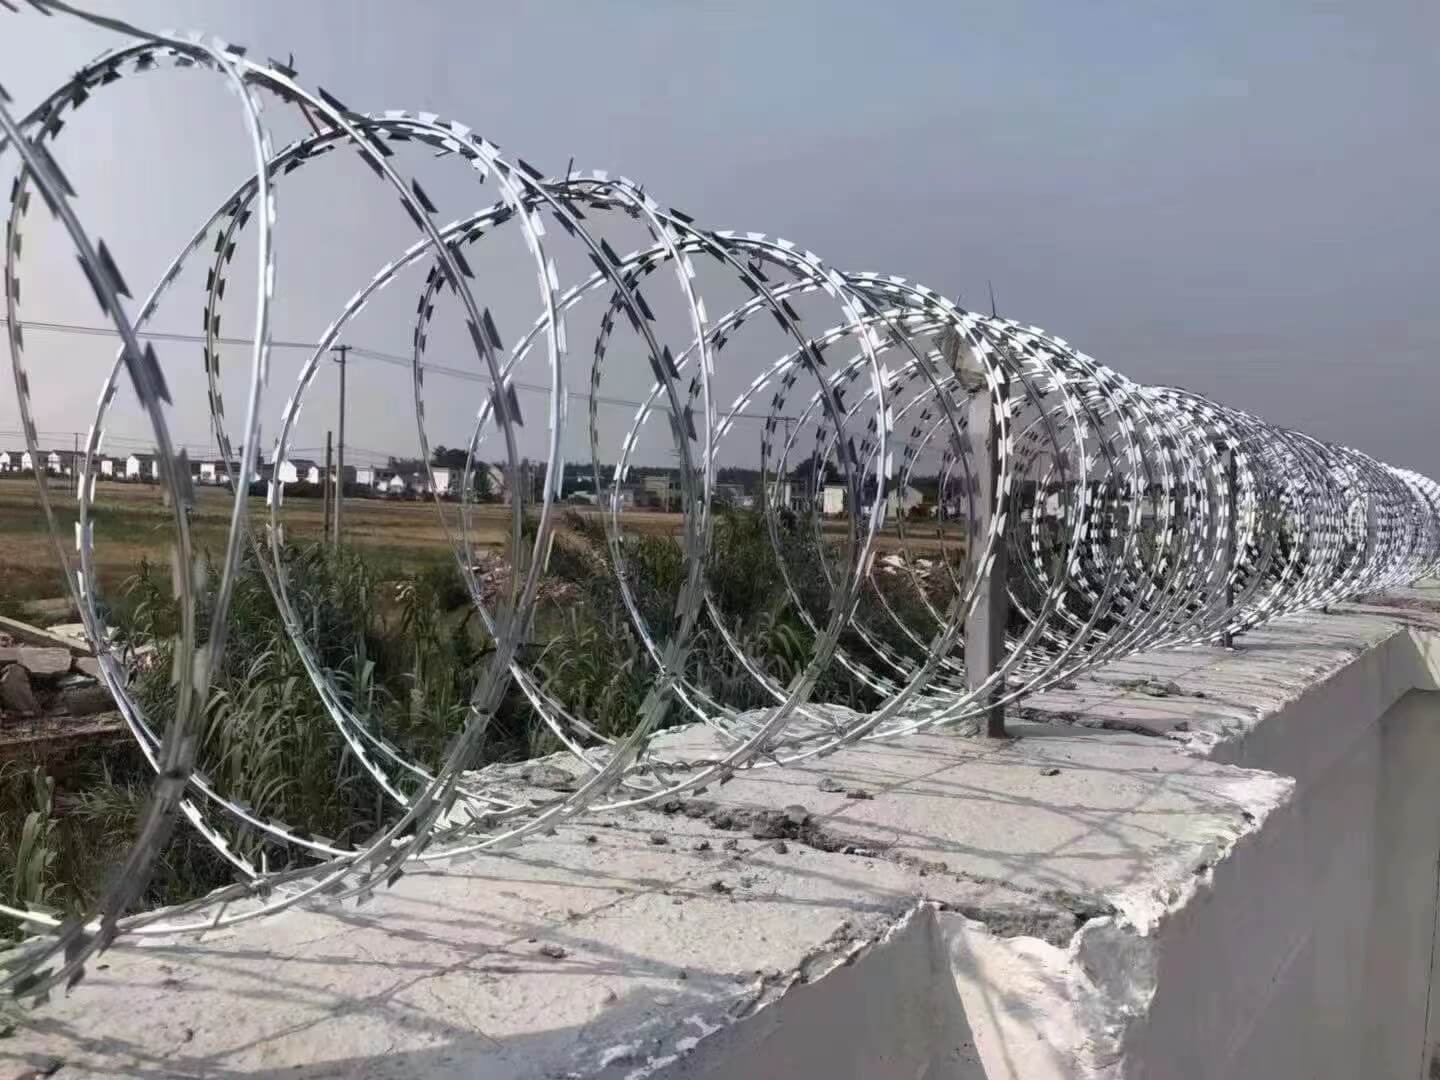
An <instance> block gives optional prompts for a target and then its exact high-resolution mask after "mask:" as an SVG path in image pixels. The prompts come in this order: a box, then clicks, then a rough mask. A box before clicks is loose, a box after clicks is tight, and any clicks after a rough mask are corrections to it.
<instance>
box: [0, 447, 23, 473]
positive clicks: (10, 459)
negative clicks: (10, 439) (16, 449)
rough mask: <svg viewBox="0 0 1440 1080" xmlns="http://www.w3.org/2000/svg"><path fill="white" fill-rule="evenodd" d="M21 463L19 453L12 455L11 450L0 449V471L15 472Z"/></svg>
mask: <svg viewBox="0 0 1440 1080" xmlns="http://www.w3.org/2000/svg"><path fill="white" fill-rule="evenodd" d="M18 463H19V455H18V454H14V455H12V454H11V453H10V451H9V450H0V472H15V471H17V466H18Z"/></svg>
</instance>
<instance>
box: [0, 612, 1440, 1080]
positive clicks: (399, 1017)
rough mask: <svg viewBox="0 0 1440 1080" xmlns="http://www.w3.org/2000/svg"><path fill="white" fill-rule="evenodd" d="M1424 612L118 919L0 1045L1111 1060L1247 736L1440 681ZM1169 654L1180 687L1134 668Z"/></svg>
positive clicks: (1041, 1062) (1019, 1064)
mask: <svg viewBox="0 0 1440 1080" xmlns="http://www.w3.org/2000/svg"><path fill="white" fill-rule="evenodd" d="M1407 625H1408V624H1407V620H1406V616H1405V615H1404V614H1403V613H1402V612H1398V611H1383V612H1382V611H1379V610H1366V611H1350V612H1346V613H1341V614H1335V615H1331V616H1316V617H1307V618H1304V619H1295V620H1287V621H1286V622H1284V623H1283V624H1281V625H1278V626H1276V627H1274V628H1270V629H1266V630H1263V631H1255V632H1253V633H1252V634H1249V635H1246V636H1245V637H1244V638H1242V639H1241V641H1242V648H1241V649H1239V650H1237V651H1235V652H1233V653H1226V652H1223V651H1221V650H1217V649H1195V650H1182V651H1177V652H1175V653H1173V654H1167V655H1164V656H1158V657H1153V658H1152V657H1148V656H1146V657H1138V658H1133V659H1131V660H1127V662H1126V663H1125V665H1124V666H1123V668H1122V666H1121V665H1116V666H1115V667H1114V668H1111V669H1107V670H1106V671H1104V672H1101V673H1099V675H1098V677H1096V678H1091V679H1083V680H1080V681H1079V682H1078V683H1077V686H1076V687H1075V689H1073V690H1060V691H1055V692H1052V693H1051V694H1047V695H1042V696H1041V697H1040V698H1037V699H1036V700H1035V701H1034V702H1029V703H1027V708H1028V709H1033V710H1034V711H1033V712H1028V713H1027V714H1026V716H1027V719H1023V720H1019V721H1017V722H1016V723H1015V734H1016V735H1017V736H1018V737H1017V738H1015V739H1013V740H1006V741H997V742H986V741H982V740H974V739H966V738H961V737H958V736H955V735H948V734H927V735H923V736H918V737H914V738H910V739H906V740H902V741H899V742H896V743H893V744H876V745H867V746H864V747H861V748H854V749H850V750H846V751H842V752H841V753H838V754H836V755H834V756H832V757H829V758H826V759H824V760H823V761H819V762H816V763H814V764H811V765H805V766H802V767H795V768H783V769H782V768H768V769H760V770H754V771H752V772H748V773H744V774H742V775H740V776H738V777H737V778H736V779H735V780H733V781H732V782H731V783H729V784H726V785H724V786H723V787H718V788H715V789H712V790H711V791H710V792H707V793H706V794H705V795H704V796H702V797H700V798H698V799H692V800H686V801H684V802H683V803H680V804H676V805H673V806H670V807H669V808H668V812H667V808H664V807H656V808H646V809H641V810H635V811H628V812H624V813H619V814H615V815H610V816H606V817H603V818H600V819H582V820H579V821H577V822H575V823H574V824H573V825H572V826H567V827H566V828H564V829H562V830H560V832H559V833H558V834H557V835H554V836H551V837H544V838H541V839H539V840H537V841H535V842H532V843H527V844H526V845H525V846H524V847H523V848H522V849H520V850H519V851H517V852H515V853H513V854H509V855H503V856H485V857H481V858H477V859H474V860H471V861H468V862H466V863H464V864H463V865H459V866H451V867H446V868H441V867H431V868H427V869H425V870H423V871H419V872H416V873H412V874H409V875H407V876H406V877H404V878H402V879H401V880H400V882H399V883H398V884H397V885H396V886H395V887H394V888H393V889H390V890H386V891H383V892H381V893H379V894H377V896H376V897H375V899H374V900H373V901H372V902H371V903H369V904H367V905H366V906H364V907H362V908H359V909H355V908H345V909H343V910H342V909H338V908H334V907H331V908H318V909H314V910H305V911H295V912H290V913H287V914H285V915H282V916H279V917H277V918H274V919H271V920H268V921H265V922H263V923H256V924H248V925H244V926H241V927H238V928H235V929H233V930H228V931H225V932H222V933H214V934H205V935H190V936H185V937H179V936H175V937H171V938H164V939H159V940H148V941H146V942H144V943H134V942H130V943H126V944H124V945H122V946H119V947H117V948H115V949H113V950H112V951H111V952H110V953H108V954H107V955H106V957H105V958H104V960H103V961H102V965H101V966H97V967H96V968H95V969H94V970H93V971H92V973H91V974H90V976H89V977H88V978H87V980H86V981H85V982H84V983H82V984H81V985H80V986H79V987H78V988H77V989H76V990H75V991H74V992H73V993H71V994H69V995H67V996H64V997H58V998H57V999H56V1000H55V1001H53V1002H52V1003H51V1004H49V1005H47V1006H45V1007H44V1008H42V1009H41V1010H39V1011H38V1012H36V1013H34V1014H33V1015H31V1016H29V1017H27V1018H26V1020H25V1021H24V1022H23V1023H22V1024H21V1025H20V1026H18V1027H17V1029H16V1031H15V1033H14V1035H13V1036H12V1037H11V1038H9V1039H5V1040H0V1075H7V1074H8V1073H7V1070H8V1071H9V1072H20V1071H23V1070H24V1069H25V1068H36V1067H40V1066H41V1065H46V1064H48V1063H53V1061H54V1060H56V1059H59V1060H60V1061H62V1062H63V1063H64V1071H63V1073H61V1075H64V1076H67V1077H101V1076H116V1075H126V1076H182V1077H188V1076H212V1075H235V1076H239V1075H245V1076H249V1077H259V1076H276V1077H278V1076H282V1075H283V1076H287V1077H329V1076H357V1077H402V1076H403V1077H419V1076H425V1077H430V1076H437V1077H445V1076H454V1077H460V1076H467V1077H468V1076H485V1077H487V1078H489V1077H494V1078H522V1077H523V1078H540V1077H547V1078H549V1077H597V1078H602V1080H607V1078H612V1077H627V1078H639V1077H645V1076H657V1077H679V1076H708V1077H721V1076H725V1077H728V1076H741V1075H745V1076H765V1075H776V1076H778V1075H804V1073H803V1072H795V1071H794V1069H796V1068H800V1065H797V1064H796V1062H798V1061H800V1059H799V1058H797V1057H795V1056H794V1055H795V1054H797V1053H799V1052H800V1051H799V1050H798V1049H797V1047H796V1045H795V1044H794V1043H793V1038H794V1037H798V1036H796V1035H795V1033H801V1032H803V1033H808V1034H806V1035H805V1036H804V1037H805V1039H807V1040H809V1046H810V1048H811V1050H814V1049H815V1048H816V1047H822V1048H828V1051H829V1052H831V1053H832V1054H833V1055H834V1056H835V1057H836V1060H837V1061H838V1062H841V1063H843V1062H851V1063H852V1064H851V1065H849V1066H846V1067H845V1068H842V1067H840V1066H839V1065H837V1066H836V1070H837V1071H835V1072H834V1075H836V1076H856V1077H859V1076H868V1077H875V1076H884V1075H905V1076H912V1075H930V1076H935V1077H939V1076H953V1077H959V1078H962V1080H963V1078H967V1077H992V1078H993V1077H997V1076H1002V1075H1004V1076H1016V1077H1021V1076H1023V1077H1025V1080H1033V1078H1037V1077H1039V1078H1043V1077H1052V1076H1053V1077H1057V1078H1058V1077H1072V1076H1097V1077H1098V1076H1102V1075H1105V1076H1111V1075H1114V1073H1113V1071H1112V1072H1105V1071H1104V1070H1105V1068H1107V1067H1108V1066H1107V1065H1106V1062H1107V1061H1108V1062H1109V1063H1110V1064H1113V1063H1114V1061H1115V1059H1116V1055H1117V1054H1118V1053H1119V1052H1120V1050H1119V1049H1118V1048H1119V1047H1121V1046H1122V1044H1123V1042H1124V1039H1125V1038H1126V1032H1128V1031H1129V1030H1130V1029H1131V1028H1132V1027H1134V1025H1135V1024H1136V1023H1137V1022H1138V1020H1137V1018H1139V1017H1141V1016H1143V1010H1144V1008H1145V1002H1146V1001H1148V997H1147V996H1146V995H1147V993H1148V992H1147V991H1146V989H1145V987H1146V985H1147V984H1146V983H1145V980H1144V978H1143V977H1142V976H1143V974H1144V971H1145V970H1148V969H1147V968H1146V964H1148V963H1152V962H1153V961H1152V960H1150V959H1147V958H1150V957H1152V952H1151V951H1147V950H1150V949H1151V946H1150V945H1148V944H1146V942H1147V941H1152V940H1153V939H1155V938H1156V937H1157V936H1158V937H1160V938H1162V939H1163V936H1164V934H1166V933H1168V932H1169V931H1168V929H1167V927H1168V926H1169V925H1170V924H1171V923H1172V922H1173V921H1174V920H1175V918H1176V916H1177V912H1183V911H1186V910H1187V909H1188V908H1187V905H1191V904H1192V903H1193V901H1194V899H1195V897H1196V896H1197V895H1200V894H1201V893H1202V892H1203V890H1204V889H1205V888H1206V887H1207V886H1206V882H1207V881H1209V880H1210V878H1211V876H1212V875H1213V874H1214V872H1215V868H1216V867H1217V866H1221V865H1224V864H1226V863H1227V861H1229V860H1231V859H1233V857H1234V854H1235V852H1237V850H1245V849H1247V848H1248V847H1249V846H1253V845H1254V843H1255V838H1256V837H1257V835H1258V834H1259V833H1260V832H1261V830H1263V828H1264V827H1265V823H1266V821H1267V820H1268V819H1270V818H1271V817H1272V816H1274V815H1275V814H1276V813H1277V811H1279V810H1281V809H1282V808H1284V807H1285V806H1286V805H1287V800H1289V799H1290V797H1291V794H1292V792H1293V790H1294V786H1295V781H1294V780H1293V779H1292V778H1290V777H1289V776H1285V775H1278V774H1276V773H1274V772H1270V771H1264V770H1263V769H1261V768H1255V767H1249V765H1250V762H1249V761H1248V760H1247V756H1248V757H1251V758H1256V759H1257V760H1258V759H1259V758H1260V757H1261V756H1263V752H1264V748H1263V743H1264V738H1265V732H1266V730H1267V727H1268V726H1269V725H1272V724H1273V725H1275V726H1277V727H1284V725H1285V723H1287V721H1286V720H1285V716H1286V715H1287V714H1288V713H1290V712H1297V710H1298V712H1299V713H1303V712H1304V708H1303V706H1304V702H1305V701H1306V700H1307V695H1313V693H1314V692H1315V691H1316V689H1317V688H1319V687H1325V688H1327V689H1328V690H1330V691H1333V692H1335V693H1344V694H1348V693H1352V690H1353V692H1355V693H1360V692H1364V693H1368V694H1370V695H1371V697H1372V698H1374V699H1375V701H1372V702H1371V705H1375V704H1377V703H1378V702H1379V700H1380V699H1382V698H1384V697H1385V696H1386V695H1393V696H1395V697H1398V695H1399V694H1401V693H1403V692H1404V691H1405V690H1407V689H1410V688H1411V687H1413V686H1415V685H1420V684H1421V683H1423V682H1425V681H1426V680H1427V679H1428V680H1430V683H1431V684H1433V676H1432V675H1430V674H1429V669H1428V667H1427V665H1426V663H1425V661H1424V655H1423V654H1422V653H1421V652H1420V651H1418V650H1417V649H1416V648H1415V646H1414V645H1413V643H1412V642H1411V637H1410V634H1409V632H1408V630H1407ZM1367 665H1368V666H1367ZM1117 676H1118V677H1117ZM1362 676H1363V679H1362ZM1150 677H1163V678H1165V679H1167V680H1174V681H1175V682H1177V683H1178V684H1179V685H1180V686H1181V687H1182V688H1186V689H1187V690H1188V691H1189V692H1188V693H1187V694H1185V695H1182V696H1171V697H1165V698H1155V697H1151V696H1148V695H1145V694H1143V693H1141V692H1138V691H1135V690H1127V689H1125V688H1124V687H1122V686H1119V685H1116V684H1117V683H1119V682H1123V681H1125V680H1128V679H1138V678H1150ZM1347 679H1348V680H1349V682H1347ZM1352 683H1353V684H1354V688H1352V689H1346V687H1348V686H1350V685H1351V684H1352ZM1196 690H1198V691H1201V692H1203V693H1204V695H1205V696H1204V697H1203V698H1202V697H1197V696H1194V693H1193V692H1194V691H1196ZM1382 711H1383V709H1382ZM1297 715H1298V713H1297ZM1375 715H1378V713H1377V714H1375ZM1341 722H1342V721H1339V720H1337V721H1336V723H1337V724H1338V723H1341ZM1117 726H1125V727H1129V728H1132V729H1133V730H1114V728H1115V727H1117ZM1327 730H1330V729H1327ZM666 738H667V741H670V742H672V743H673V744H674V745H677V746H685V747H688V748H691V749H695V750H697V751H706V750H708V751H713V749H714V747H713V745H712V744H711V743H710V742H709V739H710V736H709V735H708V733H707V732H705V731H703V730H699V729H691V730H687V731H685V732H681V733H677V734H673V735H667V736H666ZM827 778H828V779H830V780H833V781H838V782H839V785H840V786H841V787H842V788H843V789H853V788H861V789H863V790H864V791H865V792H866V793H867V794H868V795H870V796H871V797H870V798H867V799H853V798H849V797H847V794H846V792H845V791H844V790H841V791H833V790H825V789H823V788H822V787H821V781H822V780H825V779H827ZM518 782H520V781H519V780H518V778H517V783H518ZM833 786H834V785H833V784H827V785H826V787H833ZM795 804H800V805H803V806H804V808H805V810H806V811H807V813H808V817H806V818H803V819H802V820H801V822H800V823H798V824H797V823H795V822H794V821H791V820H790V819H789V818H787V817H786V815H785V813H784V811H785V808H786V807H790V806H794V805H795ZM779 822H784V823H779ZM656 833H660V834H662V835H664V836H665V838H666V842H665V843H663V844H656V843H653V842H652V839H651V838H652V835H654V834H656ZM757 834H758V835H757ZM896 957H906V958H908V959H906V960H905V962H904V963H903V964H900V963H899V962H898V961H897V960H896V959H895V958H896ZM865 965H868V967H863V966H865ZM887 965H889V966H888V967H887ZM862 967H863V970H865V971H868V972H870V974H868V975H866V976H865V978H867V979H885V980H888V981H886V982H884V984H883V989H876V988H875V986H874V985H873V984H872V985H869V986H868V988H867V987H866V986H860V985H857V983H856V980H857V979H859V976H858V975H857V974H856V972H858V971H860V970H862ZM885 971H890V974H888V975H886V974H883V972H885ZM1136 971H1138V972H1140V974H1139V975H1136V974H1134V973H1133V972H1136ZM942 976H943V977H942ZM1137 980H1138V981H1137ZM862 981H863V980H862ZM1149 985H1150V986H1151V991H1153V984H1149ZM916 995H918V996H916ZM897 1002H903V1004H904V1007H903V1008H902V1007H901V1006H900V1005H899V1004H896V1003H897ZM887 1010H893V1016H892V1013H891V1012H890V1011H887ZM826 1017H828V1018H829V1019H828V1020H827V1019H825V1018H826ZM915 1017H921V1018H928V1019H925V1020H924V1023H922V1024H919V1026H917V1027H915V1028H914V1029H913V1031H912V1029H910V1028H907V1027H906V1026H905V1025H906V1024H909V1023H915V1022H916V1021H915V1019H914V1018H915ZM881 1021H883V1022H884V1026H885V1029H886V1030H893V1031H910V1032H911V1037H909V1039H908V1042H907V1045H906V1047H904V1048H901V1050H896V1051H895V1052H896V1053H897V1054H900V1056H899V1057H890V1058H886V1059H885V1060H883V1061H880V1060H878V1059H867V1058H864V1057H863V1056H855V1055H857V1054H860V1053H861V1051H860V1050H859V1049H855V1048H857V1047H858V1048H867V1047H868V1048H870V1049H869V1050H866V1051H865V1052H867V1053H868V1052H870V1051H872V1050H874V1048H875V1047H876V1046H878V1045H879V1043H880V1039H879V1036H878V1035H877V1034H876V1031H877V1030H878V1029H877V1027H876V1025H877V1024H880V1023H881ZM785 1032H790V1033H791V1035H786V1034H785ZM867 1033H868V1034H867ZM787 1039H788V1040H790V1041H787ZM911 1044H913V1045H911ZM902 1050H903V1053H902ZM852 1051H853V1053H852ZM875 1052H878V1051H875ZM907 1055H908V1056H907ZM807 1060H811V1063H812V1065H813V1059H807ZM764 1062H770V1063H772V1065H773V1067H774V1068H776V1069H779V1068H780V1066H779V1065H775V1064H774V1063H777V1062H778V1063H784V1062H789V1063H790V1065H789V1066H787V1067H789V1068H791V1071H790V1072H780V1071H776V1072H768V1073H767V1072H765V1071H764V1070H763V1069H761V1068H760V1067H759V1066H758V1065H757V1063H764ZM997 1062H1001V1063H1004V1062H1009V1064H1008V1065H1004V1068H1008V1069H1009V1070H1010V1071H1008V1072H1005V1071H1001V1066H1000V1065H997V1064H996V1063H997ZM846 1068H848V1069H849V1070H850V1071H846ZM865 1070H868V1071H865ZM926 1070H929V1071H928V1072H927V1071H926Z"/></svg>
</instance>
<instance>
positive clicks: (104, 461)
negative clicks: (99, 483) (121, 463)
mask: <svg viewBox="0 0 1440 1080" xmlns="http://www.w3.org/2000/svg"><path fill="white" fill-rule="evenodd" d="M115 465H116V461H115V459H114V458H113V457H102V458H101V459H100V475H101V476H103V477H105V479H107V480H113V479H115Z"/></svg>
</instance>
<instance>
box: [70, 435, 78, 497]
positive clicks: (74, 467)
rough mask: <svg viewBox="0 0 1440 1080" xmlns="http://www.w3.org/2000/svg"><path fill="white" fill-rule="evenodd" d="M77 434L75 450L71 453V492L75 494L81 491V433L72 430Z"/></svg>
mask: <svg viewBox="0 0 1440 1080" xmlns="http://www.w3.org/2000/svg"><path fill="white" fill-rule="evenodd" d="M71 434H72V435H74V436H75V452H74V453H73V454H71V455H70V494H71V495H74V494H75V492H77V491H79V490H80V489H79V487H77V485H78V484H79V483H80V433H79V432H78V431H72V432H71Z"/></svg>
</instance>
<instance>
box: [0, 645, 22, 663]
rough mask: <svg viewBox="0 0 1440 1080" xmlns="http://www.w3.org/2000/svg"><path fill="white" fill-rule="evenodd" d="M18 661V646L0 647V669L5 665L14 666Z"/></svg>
mask: <svg viewBox="0 0 1440 1080" xmlns="http://www.w3.org/2000/svg"><path fill="white" fill-rule="evenodd" d="M19 660H20V646H18V645H0V667H4V666H5V665H6V664H15V663H18V662H19Z"/></svg>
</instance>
